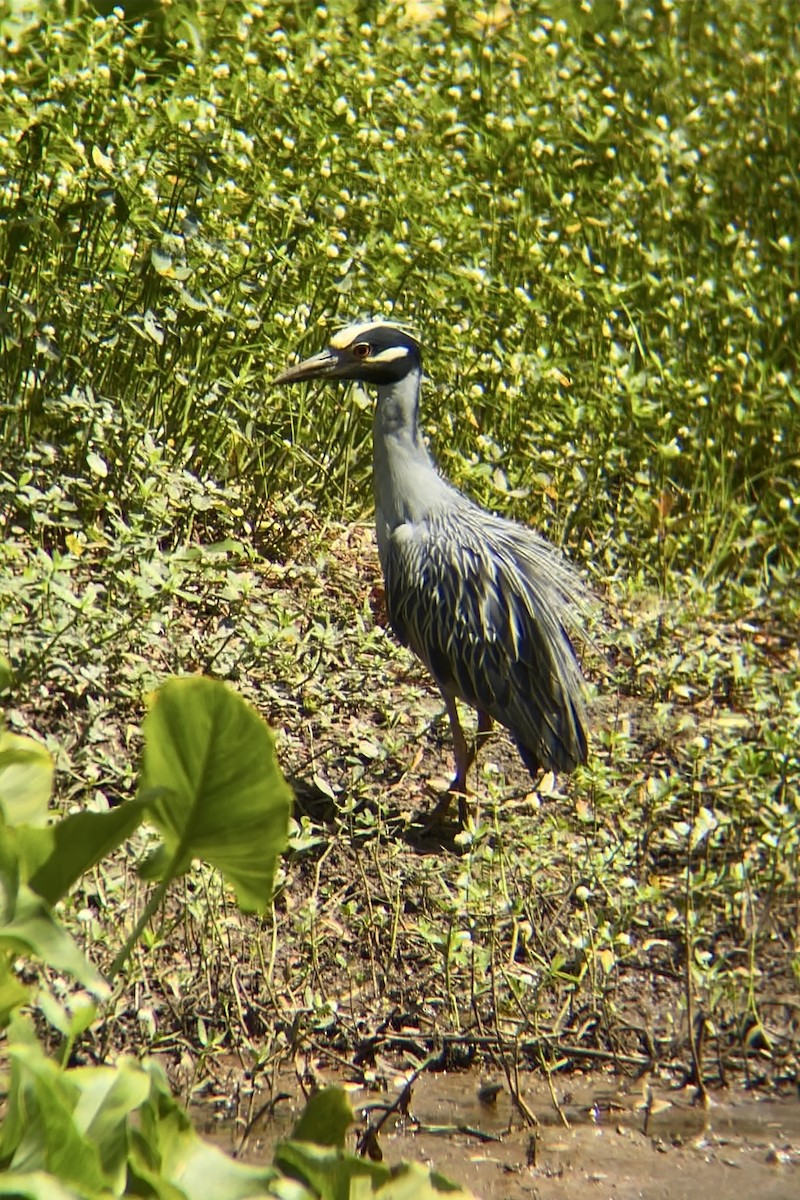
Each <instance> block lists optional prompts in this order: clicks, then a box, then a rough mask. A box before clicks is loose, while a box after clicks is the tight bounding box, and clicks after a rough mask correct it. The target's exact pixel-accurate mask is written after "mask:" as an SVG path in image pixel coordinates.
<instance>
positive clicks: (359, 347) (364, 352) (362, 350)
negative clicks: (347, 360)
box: [352, 342, 370, 358]
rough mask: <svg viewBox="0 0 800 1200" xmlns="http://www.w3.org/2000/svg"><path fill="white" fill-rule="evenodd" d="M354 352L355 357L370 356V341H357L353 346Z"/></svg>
mask: <svg viewBox="0 0 800 1200" xmlns="http://www.w3.org/2000/svg"><path fill="white" fill-rule="evenodd" d="M352 353H353V357H354V358H369V356H370V346H369V342H356V344H355V346H353V350H352Z"/></svg>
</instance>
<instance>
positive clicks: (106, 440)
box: [0, 0, 800, 581]
mask: <svg viewBox="0 0 800 1200" xmlns="http://www.w3.org/2000/svg"><path fill="white" fill-rule="evenodd" d="M12 7H13V6H12ZM133 11H134V13H137V12H138V11H140V10H136V9H134V10H133ZM51 12H52V6H51ZM73 12H75V6H73V5H63V6H62V17H61V19H58V20H54V19H53V17H52V15H50V16H48V20H47V21H46V22H44V21H37V20H35V19H32V20H31V22H30V24H29V25H28V26H27V28H24V30H23V29H22V28H17V27H14V28H11V29H10V28H9V25H10V22H9V20H8V19H7V20H6V35H7V37H8V35H9V33H11V34H14V33H15V32H16V40H14V38H13V37H12V39H11V40H8V41H7V43H6V47H5V50H4V51H3V52H2V63H1V64H0V65H1V67H2V86H3V90H4V94H5V95H6V97H7V102H6V103H5V104H4V106H3V109H2V113H1V114H0V190H1V191H2V219H1V220H0V238H2V243H0V244H1V245H2V261H3V264H4V269H3V278H2V287H3V299H4V304H3V308H4V310H5V317H4V321H3V330H2V332H3V345H2V357H1V359H0V369H1V370H2V380H3V391H4V397H5V406H4V409H3V411H2V414H1V419H2V424H1V425H0V429H2V435H3V440H4V444H5V446H6V448H7V449H6V453H5V455H4V460H5V461H4V462H3V464H2V469H3V473H4V483H3V484H2V486H3V489H4V493H5V497H6V499H5V502H4V509H5V520H6V528H8V523H9V522H11V521H13V520H15V519H22V521H23V523H24V519H25V514H26V512H27V513H28V514H29V516H31V517H32V519H35V518H34V517H33V514H32V513H31V510H32V509H34V508H35V507H36V498H37V497H36V489H37V488H39V489H41V488H42V481H49V482H53V481H54V480H56V479H57V480H58V485H57V486H58V487H59V488H60V489H61V492H63V494H64V495H63V496H62V495H60V494H59V495H58V496H54V497H53V501H54V504H53V507H54V510H56V512H55V515H54V520H55V522H56V524H59V525H62V526H64V525H67V526H69V525H72V526H73V527H74V528H75V529H76V530H77V531H80V530H85V531H88V532H89V535H90V536H91V530H93V529H94V528H96V527H97V526H102V525H104V524H105V522H106V521H107V519H108V517H109V516H110V515H112V514H113V515H114V516H117V515H121V516H122V517H123V518H127V516H128V514H129V513H130V511H131V510H132V509H133V510H136V511H151V513H153V509H152V503H151V502H152V500H153V497H152V496H151V494H150V493H151V492H152V490H153V487H152V463H153V459H154V458H161V457H163V458H165V459H166V460H167V462H168V463H169V465H170V467H172V468H175V469H178V470H181V471H182V470H184V469H186V470H188V471H190V472H191V473H192V474H193V475H195V476H198V477H199V478H201V479H202V480H203V488H204V489H205V488H206V486H207V482H206V481H207V480H208V479H210V478H213V480H215V481H216V483H217V484H218V485H226V484H228V483H231V482H232V481H235V482H236V485H237V487H236V490H237V493H238V498H237V499H236V500H235V501H230V499H229V500H228V501H225V500H223V499H221V498H220V497H219V496H218V494H216V493H215V491H214V490H213V489H212V490H211V491H210V494H207V495H204V496H202V497H196V496H195V495H194V494H191V493H190V494H189V495H187V494H186V492H185V491H183V489H182V494H181V495H180V497H178V498H176V501H177V502H174V503H173V504H172V505H171V506H170V513H169V524H170V527H171V529H172V530H173V531H174V532H175V533H176V534H177V535H178V536H183V534H185V533H186V531H187V529H188V528H189V527H190V525H191V523H192V522H193V521H196V519H197V509H198V507H203V508H208V507H214V506H216V507H217V508H218V509H220V510H224V509H225V507H226V506H229V505H230V504H231V503H232V505H233V507H234V509H238V508H241V509H242V510H243V512H244V514H245V516H246V517H247V518H248V520H249V521H251V522H255V521H256V520H257V519H258V517H259V515H261V514H262V513H263V509H264V497H265V494H269V495H274V494H276V493H278V494H281V493H286V492H287V491H297V492H299V493H302V495H303V496H304V497H306V498H309V499H310V500H311V501H312V502H313V503H314V504H315V506H317V507H318V508H319V509H321V510H323V511H331V512H334V513H341V512H342V511H345V512H353V511H355V510H358V509H361V508H363V507H365V506H366V504H367V502H368V501H367V486H366V480H367V477H368V469H369V455H368V414H365V413H364V412H362V411H361V409H359V408H358V407H357V406H355V405H353V406H347V407H346V408H345V409H344V410H343V408H342V405H341V404H340V402H339V397H338V396H337V394H336V392H335V390H330V391H329V392H327V393H325V394H323V395H315V396H313V397H309V398H308V399H307V401H306V402H305V404H304V403H303V402H302V401H299V402H298V400H297V399H296V397H288V396H285V395H283V394H276V393H275V392H273V391H270V390H269V388H268V386H266V384H265V380H266V379H268V377H269V375H270V373H271V372H273V371H274V370H275V369H276V368H277V367H278V366H280V365H282V364H283V363H284V362H285V361H286V360H287V358H288V356H289V355H290V354H291V353H292V352H293V351H294V350H295V349H296V348H300V347H302V349H304V350H310V349H311V348H312V347H315V346H316V345H317V344H318V343H320V342H321V341H322V340H323V339H324V337H325V336H326V333H327V332H328V331H329V330H330V328H331V326H332V324H333V323H335V322H336V321H337V320H339V319H350V318H356V317H358V316H360V315H365V314H373V313H374V314H384V315H392V316H394V317H396V318H398V319H402V320H405V321H409V322H411V323H412V324H413V325H414V326H415V327H416V328H417V329H418V330H419V331H420V332H421V334H422V336H423V338H424V342H425V345H426V349H427V366H428V372H429V374H430V376H431V379H432V380H433V381H434V384H435V387H434V388H431V389H429V392H428V397H427V401H426V406H425V415H426V420H427V424H428V427H429V429H430V431H431V435H432V438H433V441H434V443H435V445H436V447H437V449H438V452H439V456H440V458H441V459H442V460H443V463H444V465H445V467H446V469H447V470H448V471H449V472H451V473H452V474H454V475H455V476H456V477H457V478H458V480H459V481H460V482H462V483H468V484H469V486H470V487H471V488H472V490H473V491H474V492H476V493H477V494H479V495H480V496H481V497H482V498H484V499H487V500H489V501H490V502H491V503H492V504H493V505H494V506H495V507H500V508H503V507H506V506H508V507H510V508H513V509H514V511H515V512H516V513H517V514H519V515H522V516H525V517H530V518H534V519H537V520H541V519H543V517H544V516H545V513H543V511H542V510H543V509H547V510H552V513H551V528H552V530H553V531H554V533H555V534H556V535H557V534H558V531H559V530H560V531H561V533H562V534H564V535H566V534H568V533H569V531H570V530H572V529H576V530H578V531H579V533H580V535H581V537H582V538H584V539H586V553H587V555H588V554H591V553H594V556H595V557H596V558H597V559H599V560H601V561H603V563H604V566H603V570H604V571H608V570H611V571H614V570H616V568H617V567H618V566H622V567H624V568H625V569H626V570H628V571H630V570H632V569H638V567H639V566H640V564H642V563H644V564H645V565H646V570H647V572H648V573H649V574H650V575H651V576H652V574H653V573H654V572H656V573H657V576H658V578H659V579H660V580H662V581H663V580H665V579H666V578H667V577H668V572H667V569H668V568H672V567H678V566H683V567H687V566H691V567H693V568H696V569H697V570H698V571H699V572H700V573H701V574H702V575H703V576H705V577H710V576H713V575H716V574H718V573H720V572H723V571H724V572H732V573H733V574H734V575H737V576H739V575H743V574H748V573H752V572H753V571H754V570H755V571H758V570H760V569H766V568H767V567H768V566H769V565H775V564H778V563H784V564H789V565H790V566H791V565H796V561H797V558H796V556H797V532H798V524H797V503H798V497H797V483H796V477H797V476H796V473H797V454H798V427H799V426H800V418H799V417H798V391H797V380H796V362H795V357H796V346H797V343H798V338H799V335H800V330H799V329H798V313H800V301H798V294H799V292H798V289H799V288H800V278H798V274H799V272H800V267H799V265H798V263H799V260H798V251H797V247H798V244H800V243H799V240H798V239H799V238H800V229H799V228H798V224H800V196H798V182H797V177H796V162H797V160H798V156H799V155H798V149H799V147H798V141H800V113H798V96H797V91H798V87H797V79H796V76H795V75H793V73H792V70H791V63H792V61H794V60H793V51H794V50H796V37H797V33H796V22H795V16H796V14H795V12H794V5H793V4H792V3H791V2H790V0H783V2H782V3H778V4H770V5H752V4H744V3H742V4H732V3H728V4H724V5H719V4H710V3H709V4H706V3H699V4H691V5H673V4H672V3H668V2H664V3H657V4H645V3H643V2H640V0H637V2H635V3H629V4H624V5H619V6H618V5H616V4H614V3H611V2H610V0H601V2H598V3H596V4H589V5H579V4H577V3H575V4H572V3H568V2H561V3H551V4H532V5H523V6H521V7H520V9H519V11H515V10H513V9H512V8H510V7H506V6H502V5H501V6H498V8H497V9H495V10H494V12H493V13H484V14H481V13H478V14H475V13H474V12H473V10H472V8H471V7H469V6H461V5H457V4H454V5H441V6H440V5H436V4H424V3H418V4H405V5H404V4H389V5H384V4H370V3H346V2H340V3H333V4H331V5H329V6H323V5H319V6H313V5H310V4H298V3H286V4H280V3H252V4H242V5H239V4H235V5H230V4H218V3H210V4H206V5H198V6H196V7H195V6H193V5H189V4H177V5H172V6H170V7H169V8H166V9H164V10H161V9H157V12H156V16H157V19H156V18H155V17H154V18H152V19H151V20H150V21H145V22H139V23H136V22H135V21H127V22H126V21H125V20H124V19H123V14H122V10H120V9H114V10H112V11H111V12H110V13H109V14H108V15H107V16H106V17H98V18H94V17H93V14H92V13H91V12H87V11H86V9H85V8H84V7H83V6H81V5H79V6H77V12H75V15H70V14H72V13H73ZM298 405H299V407H298ZM53 460H57V461H56V462H55V463H54V462H53ZM21 461H25V462H27V464H28V467H29V471H30V474H29V475H28V474H27V473H26V474H25V475H24V476H23V478H22V479H20V477H19V471H18V466H19V463H20V462H21ZM529 489H530V495H528V490H529ZM64 498H66V499H67V500H68V501H69V502H70V507H71V505H73V504H74V505H75V509H74V515H73V517H72V518H71V519H66V518H65V516H64V514H63V512H62V513H61V516H60V517H59V515H58V512H57V510H58V508H59V502H61V503H62V504H63V500H64ZM198 500H199V501H200V504H199V505H198V503H197V501H198ZM160 515H161V514H159V513H158V509H157V507H156V509H155V512H154V513H153V516H152V519H153V520H158V518H159V516H160Z"/></svg>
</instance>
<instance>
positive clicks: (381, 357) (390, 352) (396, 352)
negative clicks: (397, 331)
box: [369, 346, 408, 363]
mask: <svg viewBox="0 0 800 1200" xmlns="http://www.w3.org/2000/svg"><path fill="white" fill-rule="evenodd" d="M398 358H408V347H407V346H389V347H388V348H387V349H386V350H381V352H380V354H371V355H370V359H369V361H370V362H371V363H390V362H397V360H398Z"/></svg>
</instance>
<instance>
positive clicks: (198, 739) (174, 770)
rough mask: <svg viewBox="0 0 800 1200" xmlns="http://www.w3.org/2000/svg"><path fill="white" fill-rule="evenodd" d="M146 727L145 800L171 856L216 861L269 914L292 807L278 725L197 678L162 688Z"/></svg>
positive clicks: (244, 897)
mask: <svg viewBox="0 0 800 1200" xmlns="http://www.w3.org/2000/svg"><path fill="white" fill-rule="evenodd" d="M143 732H144V740H145V744H144V752H143V755H142V773H141V779H140V784H139V796H140V797H141V798H142V799H146V800H149V801H150V803H151V813H152V818H153V820H154V821H155V823H156V824H157V825H158V827H159V829H160V830H161V832H162V833H163V835H164V838H165V842H166V847H167V852H168V854H169V855H170V857H171V858H172V859H173V860H174V861H175V863H176V864H177V867H178V869H179V870H186V869H187V867H188V866H189V863H190V861H191V859H192V858H202V859H204V860H205V861H206V862H209V863H212V864H213V865H214V866H216V867H218V868H219V870H220V871H222V873H223V875H225V877H226V878H227V879H228V880H229V881H230V883H231V884H232V885H233V886H234V888H235V889H236V893H237V897H238V900H239V903H240V904H241V905H242V907H243V908H246V909H251V910H255V911H258V912H263V911H264V909H265V908H266V906H267V905H268V904H269V902H270V900H271V898H272V881H273V876H274V871H275V863H276V860H277V857H278V855H279V854H281V853H282V852H283V850H284V849H285V847H286V842H287V832H288V820H289V812H290V808H291V803H292V793H291V790H290V789H289V787H288V785H287V783H286V781H285V780H284V778H283V776H282V774H281V772H280V769H279V767H278V764H277V761H276V758H275V746H274V741H273V737H272V734H271V733H270V731H269V728H268V727H267V725H266V724H265V722H264V721H263V720H262V719H261V717H260V716H259V715H258V713H256V712H255V711H254V709H252V708H251V707H250V706H249V705H248V704H246V703H245V702H244V701H243V700H242V699H241V698H240V697H239V696H237V695H236V694H235V693H234V692H232V691H231V690H230V689H229V688H228V687H226V686H225V685H224V684H223V683H220V682H219V681H217V680H212V679H204V678H202V677H199V676H198V677H192V678H187V679H173V680H169V681H168V682H167V683H166V684H165V685H164V686H163V687H162V688H161V689H160V691H159V692H157V693H156V695H155V697H154V699H153V702H152V704H151V707H150V711H149V713H148V715H147V717H146V718H145V721H144V725H143ZM162 861H163V860H162Z"/></svg>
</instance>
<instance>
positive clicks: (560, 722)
mask: <svg viewBox="0 0 800 1200" xmlns="http://www.w3.org/2000/svg"><path fill="white" fill-rule="evenodd" d="M382 557H383V568H384V575H385V582H386V600H387V608H388V611H389V617H390V620H391V623H392V627H393V628H394V630H395V633H396V634H397V636H398V638H399V639H400V641H401V642H403V643H404V644H405V645H407V646H409V647H410V649H412V650H413V651H414V653H415V654H417V655H418V656H419V658H421V659H422V661H423V662H424V663H425V664H426V666H427V667H428V669H429V670H430V671H431V673H432V674H433V676H434V678H435V679H436V681H437V683H438V684H439V686H440V687H441V688H442V689H443V690H444V691H445V692H448V693H449V694H451V695H455V696H458V697H460V698H461V699H462V700H464V701H466V703H467V704H470V705H472V706H473V707H474V708H480V709H483V711H485V712H487V713H488V714H489V715H490V716H492V717H493V718H494V719H495V720H497V721H498V722H500V724H502V725H505V726H506V728H508V729H509V730H510V731H511V733H512V735H513V736H514V738H515V739H516V741H517V744H518V746H519V748H520V752H521V754H522V757H523V760H524V761H525V763H526V765H527V766H528V767H529V769H530V770H531V771H532V772H535V771H536V770H537V769H538V768H539V767H544V768H547V769H553V770H571V769H572V768H573V767H574V766H576V764H577V763H579V762H583V761H584V760H585V758H586V749H587V747H586V733H585V712H584V702H583V697H584V683H583V678H582V676H581V672H580V668H579V666H578V662H577V659H576V657H575V651H574V649H573V646H572V642H571V640H570V635H569V632H568V630H569V629H570V628H574V627H575V626H576V625H577V616H578V615H579V613H580V611H581V608H582V607H584V605H585V599H586V596H585V589H584V588H583V585H582V584H581V582H580V579H579V577H578V576H577V574H576V573H575V572H574V571H573V570H572V568H571V567H570V566H569V564H568V563H567V562H566V560H565V559H564V557H563V556H562V555H561V554H560V552H559V551H558V550H556V549H555V548H554V547H553V546H551V545H549V543H547V542H546V541H544V539H542V538H540V537H538V536H537V535H536V534H535V533H533V532H532V531H531V530H528V529H525V528H524V527H523V526H521V525H516V524H515V523H513V522H510V521H506V520H504V519H502V518H500V517H493V516H491V515H490V514H487V513H485V512H483V511H482V510H480V509H477V508H476V507H474V506H473V505H471V504H469V503H468V502H464V504H463V505H459V506H457V507H454V508H448V509H447V511H446V512H444V513H442V514H441V515H437V514H432V515H431V516H429V517H428V518H427V519H426V520H424V521H421V522H418V523H415V524H413V525H412V524H410V523H407V524H404V525H400V526H399V527H398V528H396V529H395V530H394V531H393V532H392V534H391V535H390V537H389V538H388V541H387V544H386V546H385V549H384V553H383V555H382Z"/></svg>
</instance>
